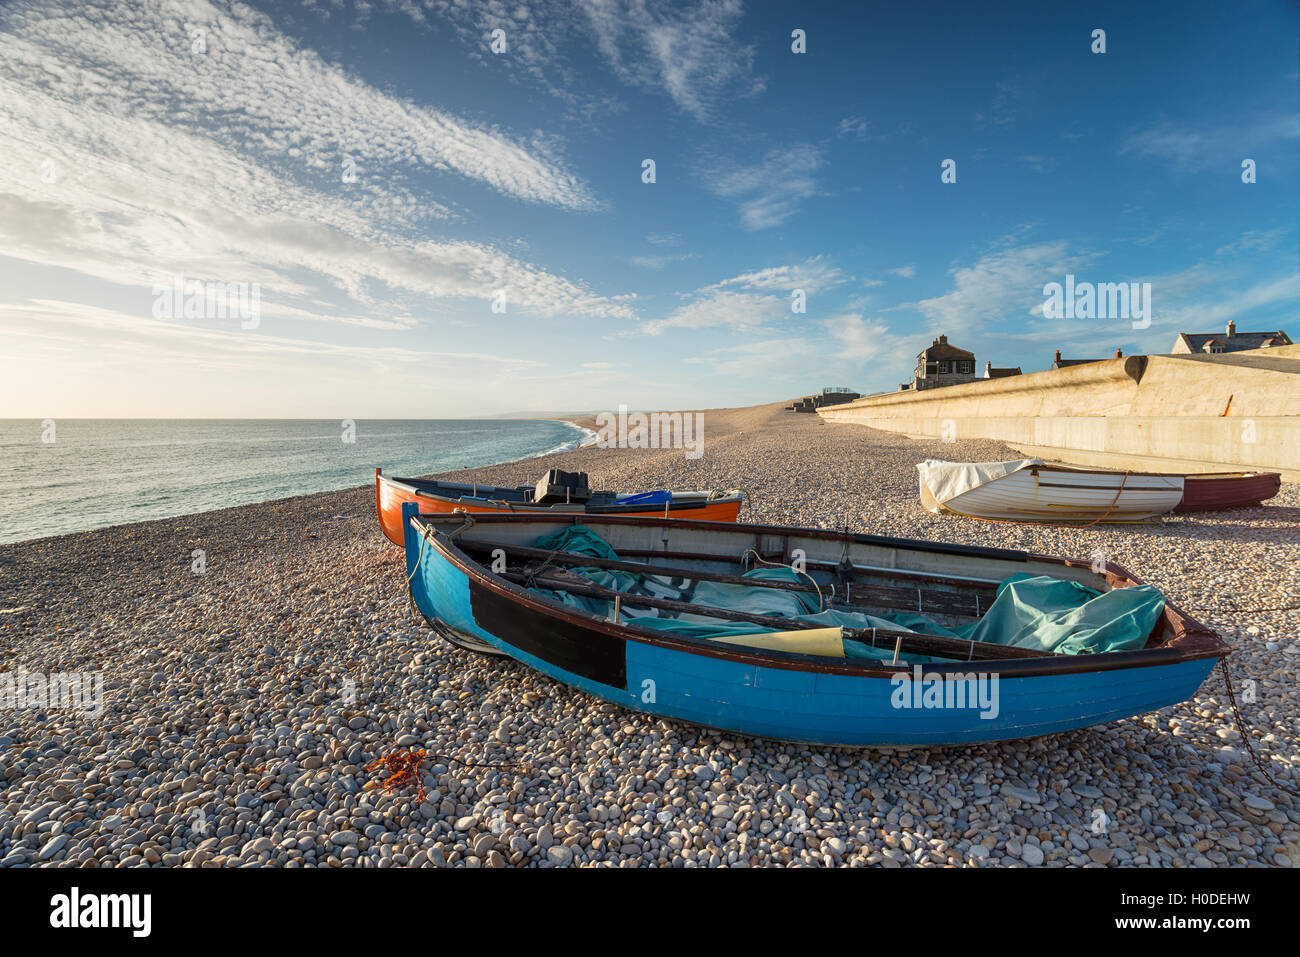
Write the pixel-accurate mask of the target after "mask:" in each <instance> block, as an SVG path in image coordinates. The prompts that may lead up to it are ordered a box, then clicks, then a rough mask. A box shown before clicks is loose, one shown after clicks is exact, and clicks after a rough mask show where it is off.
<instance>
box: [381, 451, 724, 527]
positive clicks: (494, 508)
mask: <svg viewBox="0 0 1300 957" xmlns="http://www.w3.org/2000/svg"><path fill="white" fill-rule="evenodd" d="M743 499H744V493H743V492H741V491H740V490H739V489H726V490H721V489H714V490H713V491H698V492H669V491H656V492H633V493H620V492H592V491H589V490H588V488H587V473H586V472H561V471H560V470H559V469H551V470H550V471H549V472H547V473H546V474H545V475H544V476H542V479H541V481H539V482H538V483H537V485H536V487H529V486H527V485H519V486H516V487H515V488H498V487H497V486H495V485H479V484H477V483H473V482H443V481H438V480H436V479H416V478H389V477H388V476H386V475H384V473H383V469H375V509H376V511H377V512H378V513H379V526H380V528H382V529H383V530H384V534H385V535H387V536H388V540H389V541H390V542H392V543H393V544H394V545H403V544H404V542H403V538H402V503H403V502H418V503H419V506H420V513H421V514H429V513H431V512H494V513H496V512H518V513H520V514H523V515H531V516H533V517H534V518H538V517H544V516H546V515H557V514H577V515H640V516H642V517H647V518H652V517H656V516H663V517H667V518H690V519H694V520H696V521H703V522H734V521H736V519H737V518H738V517H739V515H740V503H741V501H742V500H743Z"/></svg>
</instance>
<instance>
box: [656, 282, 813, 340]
mask: <svg viewBox="0 0 1300 957" xmlns="http://www.w3.org/2000/svg"><path fill="white" fill-rule="evenodd" d="M790 314H791V313H790V302H789V300H788V299H786V298H784V297H782V296H773V295H764V294H760V293H752V292H730V291H726V290H718V289H715V290H713V291H708V292H704V293H702V294H699V295H698V296H697V298H695V299H694V300H692V301H691V302H689V303H687V304H686V305H684V306H680V307H678V308H677V309H674V310H673V311H672V312H671V313H670V314H669V315H668V317H667V318H665V319H656V320H654V321H652V322H647V323H644V324H642V326H641V330H642V331H643V332H645V333H646V334H647V335H652V336H654V335H659V334H660V333H662V332H663V331H664V330H665V329H673V328H682V329H708V328H718V327H725V328H728V329H731V330H734V331H736V332H755V331H757V330H759V329H762V328H764V327H765V326H767V325H769V324H771V323H773V322H776V321H777V320H779V319H782V318H784V317H786V316H789V315H790Z"/></svg>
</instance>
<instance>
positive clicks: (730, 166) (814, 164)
mask: <svg viewBox="0 0 1300 957" xmlns="http://www.w3.org/2000/svg"><path fill="white" fill-rule="evenodd" d="M823 162H824V161H823V157H822V151H821V149H820V147H817V146H813V145H811V144H809V143H796V144H795V145H793V146H788V147H784V148H778V149H773V150H771V151H769V152H768V153H767V154H766V155H765V156H764V157H763V159H762V160H761V161H759V162H758V163H754V164H752V165H746V164H741V163H736V162H728V161H726V160H721V159H718V158H716V157H715V158H712V159H711V160H710V162H709V169H708V170H707V171H705V173H704V176H705V180H706V182H707V183H708V185H709V188H710V189H712V191H713V192H714V193H716V194H717V195H719V196H723V197H726V198H728V199H735V200H738V201H739V203H740V223H741V225H742V226H744V227H745V228H746V229H749V230H760V229H769V228H771V227H773V226H779V225H781V224H782V223H784V222H785V221H786V220H787V219H789V218H790V217H791V216H793V215H795V213H797V212H798V211H799V207H800V204H801V203H802V202H803V201H804V200H805V199H808V198H809V197H811V196H815V195H817V194H818V193H819V192H820V191H821V190H820V187H819V185H818V183H817V178H816V176H815V175H814V174H815V173H816V172H817V170H818V169H819V168H820V167H821V166H822V165H823Z"/></svg>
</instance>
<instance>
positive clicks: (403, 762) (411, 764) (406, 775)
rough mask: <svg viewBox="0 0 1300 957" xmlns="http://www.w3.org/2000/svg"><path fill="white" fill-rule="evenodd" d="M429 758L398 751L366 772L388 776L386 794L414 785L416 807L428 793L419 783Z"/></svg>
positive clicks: (517, 768)
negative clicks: (384, 772)
mask: <svg viewBox="0 0 1300 957" xmlns="http://www.w3.org/2000/svg"><path fill="white" fill-rule="evenodd" d="M428 757H429V752H428V751H425V750H424V749H423V748H422V749H420V750H419V751H416V750H414V749H412V748H398V749H397V750H396V751H389V752H388V753H387V754H381V755H380V756H379V757H377V758H375V760H373V761H371V762H370V763H369V764H367V765H366V770H367V771H374V770H375V769H377V768H380V767H382V768H383V769H384V770H385V771H387V772H388V777H387V778H385V779H384V783H383V784H382V785H381V786H382V787H383V789H384V791H385V792H387V793H389V794H391V793H392V792H393V791H395V790H397V789H398V788H400V787H407V786H412V785H414V787H415V789H416V792H415V803H416V804H417V805H419V804H423V803H424V799H425V798H426V797H427V796H428V792H426V791H425V790H424V782H423V781H422V780H421V779H420V763H421V762H422V761H424V760H425V759H426V758H428ZM433 757H434V759H435V760H438V761H445V762H446V763H448V764H459V765H461V766H462V767H466V768H489V769H492V770H496V771H508V772H513V773H516V774H523V773H527V772H529V771H530V770H531V766H530V765H528V764H479V763H477V762H474V761H462V760H460V759H459V758H453V757H451V756H449V755H445V754H435V755H433Z"/></svg>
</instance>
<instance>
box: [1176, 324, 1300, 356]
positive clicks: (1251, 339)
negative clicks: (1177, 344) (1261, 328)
mask: <svg viewBox="0 0 1300 957" xmlns="http://www.w3.org/2000/svg"><path fill="white" fill-rule="evenodd" d="M1178 338H1179V339H1182V340H1183V341H1184V342H1185V343H1187V348H1189V349H1191V350H1192V351H1193V352H1201V351H1203V350H1204V349H1205V344H1206V343H1207V342H1215V343H1218V344H1220V345H1222V346H1223V351H1224V352H1242V351H1243V350H1246V349H1259V348H1261V347H1262V346H1263V345H1264V343H1265V342H1268V341H1269V340H1270V339H1281V340H1282V344H1283V345H1289V344H1290V342H1291V337H1290V336H1288V335H1287V334H1286V333H1285V332H1283V331H1282V330H1281V329H1274V330H1273V331H1271V332H1234V333H1233V334H1232V335H1231V336H1224V335H1223V333H1221V332H1180V333H1178ZM1276 344H1277V343H1274V345H1276Z"/></svg>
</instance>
